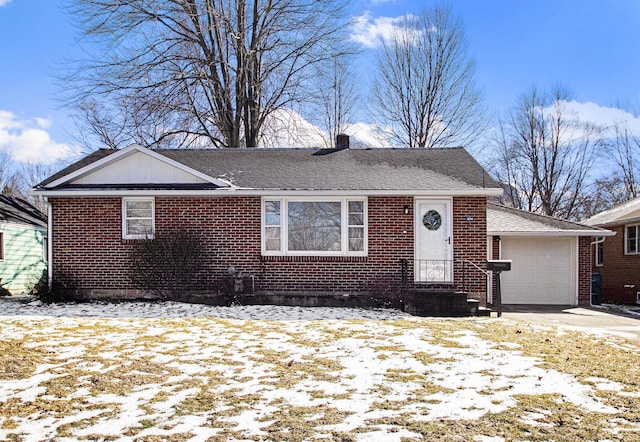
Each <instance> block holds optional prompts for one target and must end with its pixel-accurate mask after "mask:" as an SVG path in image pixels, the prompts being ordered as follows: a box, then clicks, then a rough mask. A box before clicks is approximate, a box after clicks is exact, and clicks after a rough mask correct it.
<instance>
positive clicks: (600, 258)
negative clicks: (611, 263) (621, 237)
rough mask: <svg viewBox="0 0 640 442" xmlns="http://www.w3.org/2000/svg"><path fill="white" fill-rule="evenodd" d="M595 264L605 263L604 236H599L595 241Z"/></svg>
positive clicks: (598, 265)
mask: <svg viewBox="0 0 640 442" xmlns="http://www.w3.org/2000/svg"><path fill="white" fill-rule="evenodd" d="M595 249H596V250H595V254H594V256H595V265H596V267H602V266H603V265H604V237H603V236H599V237H597V238H596V241H595Z"/></svg>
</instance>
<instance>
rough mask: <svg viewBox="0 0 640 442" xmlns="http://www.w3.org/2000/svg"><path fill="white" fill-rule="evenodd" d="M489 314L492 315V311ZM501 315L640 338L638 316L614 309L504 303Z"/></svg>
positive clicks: (633, 338)
mask: <svg viewBox="0 0 640 442" xmlns="http://www.w3.org/2000/svg"><path fill="white" fill-rule="evenodd" d="M492 316H495V313H493V315H492ZM502 317H503V318H507V319H513V320H517V321H524V322H529V323H532V324H541V325H554V326H560V327H569V328H573V329H582V330H584V331H587V332H593V333H595V334H600V335H603V336H604V335H606V334H610V335H615V336H621V337H624V338H627V339H631V340H634V341H636V342H640V317H638V316H630V315H626V314H622V313H619V312H617V311H615V310H604V309H601V308H590V307H572V306H539V305H536V306H527V305H505V306H503V307H502Z"/></svg>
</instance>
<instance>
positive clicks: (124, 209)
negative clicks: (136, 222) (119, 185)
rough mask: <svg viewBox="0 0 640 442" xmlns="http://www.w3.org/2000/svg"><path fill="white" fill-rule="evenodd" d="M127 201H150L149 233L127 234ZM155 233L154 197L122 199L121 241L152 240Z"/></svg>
mask: <svg viewBox="0 0 640 442" xmlns="http://www.w3.org/2000/svg"><path fill="white" fill-rule="evenodd" d="M127 201H151V233H150V234H127ZM155 232H156V200H155V198H154V197H127V198H122V239H147V238H153V237H154V235H155Z"/></svg>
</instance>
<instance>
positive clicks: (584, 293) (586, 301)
mask: <svg viewBox="0 0 640 442" xmlns="http://www.w3.org/2000/svg"><path fill="white" fill-rule="evenodd" d="M592 239H593V238H591V237H590V236H581V237H579V238H578V305H591V269H590V266H589V263H590V262H591V241H592Z"/></svg>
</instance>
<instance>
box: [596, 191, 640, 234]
mask: <svg viewBox="0 0 640 442" xmlns="http://www.w3.org/2000/svg"><path fill="white" fill-rule="evenodd" d="M639 221H640V198H634V199H632V200H629V201H626V202H624V203H622V204H618V205H617V206H614V207H612V208H610V209H607V210H604V211H602V212H600V213H597V214H595V215H593V216H592V217H591V218H589V219H587V220H585V221H584V223H585V224H588V225H590V226H599V227H613V226H619V225H622V224H631V223H636V222H639Z"/></svg>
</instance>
